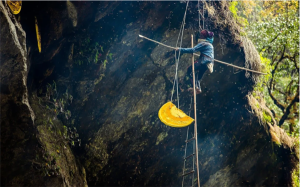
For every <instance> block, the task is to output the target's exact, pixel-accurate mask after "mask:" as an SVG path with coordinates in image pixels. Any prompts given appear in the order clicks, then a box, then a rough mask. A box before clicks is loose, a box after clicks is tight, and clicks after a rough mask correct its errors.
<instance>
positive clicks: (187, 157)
mask: <svg viewBox="0 0 300 187" xmlns="http://www.w3.org/2000/svg"><path fill="white" fill-rule="evenodd" d="M194 155H195V153H193V154H191V155H189V156H187V157H185V159H188V158H190V157H192V156H194Z"/></svg>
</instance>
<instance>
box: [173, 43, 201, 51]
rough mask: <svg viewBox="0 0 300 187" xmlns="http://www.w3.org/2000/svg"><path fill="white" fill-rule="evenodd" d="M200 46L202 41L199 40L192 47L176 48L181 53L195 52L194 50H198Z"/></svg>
mask: <svg viewBox="0 0 300 187" xmlns="http://www.w3.org/2000/svg"><path fill="white" fill-rule="evenodd" d="M202 46H203V45H202V42H201V43H199V44H197V45H196V46H195V47H193V48H178V50H180V52H181V53H195V52H198V51H200V50H201V47H202Z"/></svg>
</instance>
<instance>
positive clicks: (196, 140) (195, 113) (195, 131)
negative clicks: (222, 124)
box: [191, 35, 200, 187]
mask: <svg viewBox="0 0 300 187" xmlns="http://www.w3.org/2000/svg"><path fill="white" fill-rule="evenodd" d="M191 39H192V48H193V47H194V38H193V35H191ZM192 67H193V87H194V118H195V123H194V125H195V127H194V133H195V134H194V137H195V146H196V153H195V154H196V166H197V167H196V169H197V179H198V180H197V181H198V187H200V178H199V164H198V162H199V160H198V139H197V110H196V85H195V65H194V54H193V56H192Z"/></svg>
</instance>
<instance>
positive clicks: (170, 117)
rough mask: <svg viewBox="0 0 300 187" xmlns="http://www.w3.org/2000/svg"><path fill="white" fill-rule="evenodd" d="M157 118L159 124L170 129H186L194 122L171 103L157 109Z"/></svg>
mask: <svg viewBox="0 0 300 187" xmlns="http://www.w3.org/2000/svg"><path fill="white" fill-rule="evenodd" d="M158 117H159V119H160V121H161V122H163V123H164V124H166V125H168V126H171V127H186V126H188V125H190V124H191V123H192V122H193V121H194V119H193V118H191V117H190V116H188V115H186V114H185V113H184V112H183V111H182V110H180V109H178V108H177V107H176V106H175V105H174V104H173V103H172V102H167V103H166V104H164V105H163V106H162V107H161V108H160V109H159V112H158Z"/></svg>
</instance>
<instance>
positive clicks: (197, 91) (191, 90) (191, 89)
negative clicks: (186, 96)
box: [188, 88, 202, 94]
mask: <svg viewBox="0 0 300 187" xmlns="http://www.w3.org/2000/svg"><path fill="white" fill-rule="evenodd" d="M188 91H189V92H190V93H191V94H193V92H194V89H193V88H189V89H188ZM201 92H202V91H201V89H199V88H196V94H200V93H201Z"/></svg>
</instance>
